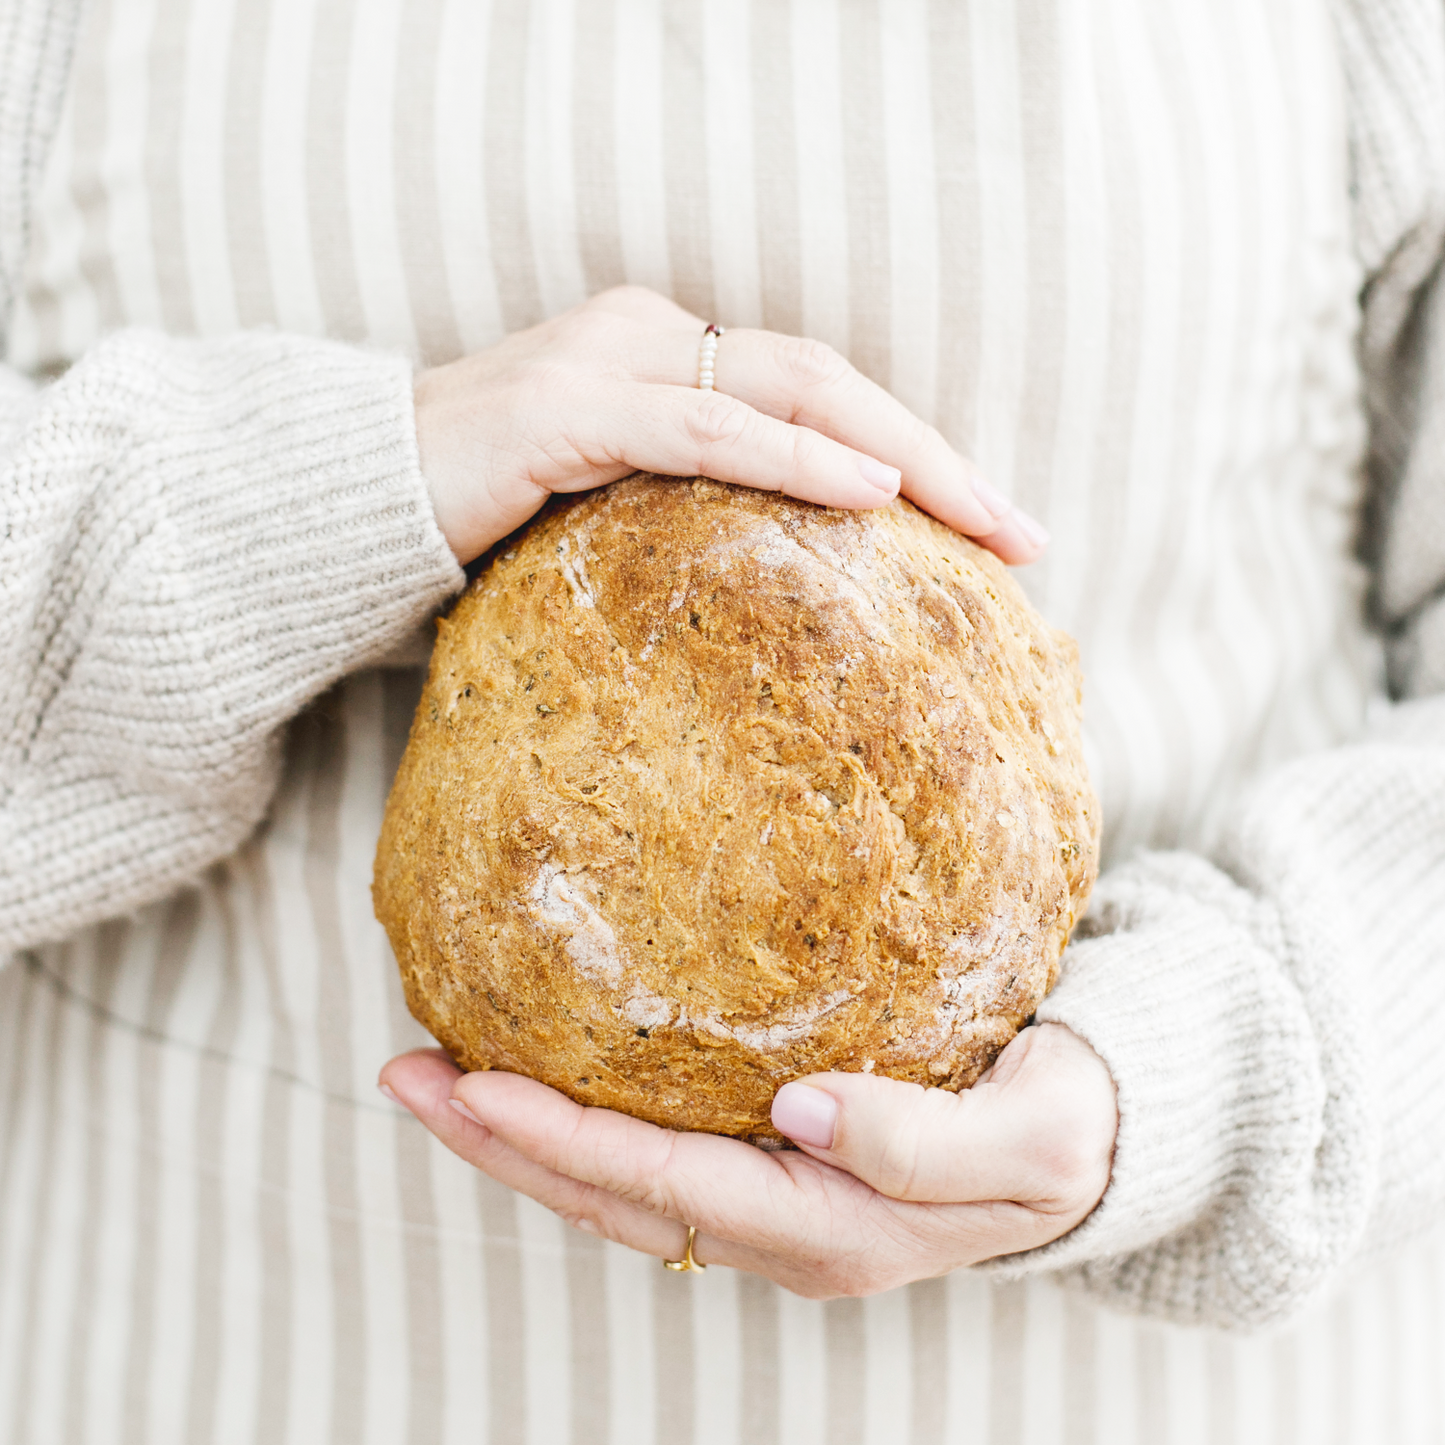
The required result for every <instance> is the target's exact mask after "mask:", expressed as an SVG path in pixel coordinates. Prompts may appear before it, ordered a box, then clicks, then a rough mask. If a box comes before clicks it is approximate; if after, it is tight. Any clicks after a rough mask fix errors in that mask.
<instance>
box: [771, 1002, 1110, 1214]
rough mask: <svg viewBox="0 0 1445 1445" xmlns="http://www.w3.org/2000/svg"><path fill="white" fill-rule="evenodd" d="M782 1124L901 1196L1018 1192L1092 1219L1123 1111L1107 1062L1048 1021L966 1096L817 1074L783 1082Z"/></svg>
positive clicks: (1010, 1195) (1037, 1203)
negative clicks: (1090, 1214) (789, 1082)
mask: <svg viewBox="0 0 1445 1445" xmlns="http://www.w3.org/2000/svg"><path fill="white" fill-rule="evenodd" d="M773 1122H774V1125H775V1126H776V1127H777V1128H778V1129H779V1130H781V1131H782V1132H783V1133H785V1134H787V1135H788V1136H789V1137H790V1138H792V1139H794V1140H795V1141H796V1142H797V1144H798V1145H799V1147H800V1148H803V1149H805V1150H806V1151H807V1152H808V1153H809V1154H810V1155H811V1156H812V1157H814V1158H817V1159H821V1160H824V1161H826V1162H828V1163H830V1164H834V1165H837V1166H838V1167H839V1168H843V1169H847V1170H848V1171H849V1172H850V1173H852V1174H855V1175H856V1176H857V1177H858V1178H859V1179H862V1180H865V1181H866V1182H867V1183H869V1184H871V1185H872V1186H873V1187H874V1188H875V1189H877V1190H878V1191H879V1192H880V1193H881V1194H885V1195H887V1196H888V1197H889V1198H892V1199H900V1200H912V1201H929V1202H935V1201H936V1202H945V1201H947V1202H953V1201H960V1202H962V1201H983V1200H1007V1201H1014V1202H1017V1203H1022V1204H1026V1205H1028V1206H1029V1207H1030V1208H1033V1209H1036V1210H1039V1211H1042V1212H1044V1213H1070V1212H1079V1217H1080V1218H1082V1217H1083V1214H1085V1213H1087V1212H1088V1210H1089V1209H1091V1208H1092V1207H1093V1205H1094V1203H1095V1202H1097V1200H1098V1198H1099V1197H1100V1195H1102V1193H1103V1191H1104V1187H1105V1185H1106V1184H1107V1183H1108V1177H1109V1161H1110V1156H1111V1154H1112V1149H1113V1140H1114V1133H1115V1130H1116V1129H1117V1126H1118V1115H1117V1111H1116V1105H1115V1100H1114V1085H1113V1080H1112V1079H1111V1078H1110V1077H1109V1072H1108V1069H1107V1068H1106V1067H1105V1066H1104V1064H1103V1061H1102V1060H1101V1059H1099V1057H1098V1055H1097V1054H1095V1053H1094V1051H1093V1050H1092V1049H1090V1048H1089V1046H1088V1045H1087V1044H1085V1043H1084V1042H1083V1041H1082V1040H1081V1039H1079V1038H1078V1037H1077V1036H1076V1035H1074V1034H1073V1033H1071V1032H1070V1031H1069V1030H1067V1029H1064V1028H1060V1027H1059V1026H1057V1025H1044V1026H1042V1027H1039V1028H1030V1029H1025V1030H1024V1031H1023V1032H1022V1033H1021V1034H1020V1035H1019V1036H1018V1037H1017V1038H1016V1039H1015V1040H1014V1041H1013V1043H1011V1044H1010V1045H1009V1047H1008V1048H1007V1049H1006V1050H1005V1051H1004V1053H1003V1054H1002V1055H1001V1056H1000V1058H999V1062H998V1065H997V1067H996V1069H995V1072H994V1075H993V1078H992V1079H991V1080H990V1082H988V1083H986V1084H985V1083H980V1084H976V1085H975V1086H974V1087H973V1088H972V1089H967V1090H964V1091H963V1092H962V1093H958V1094H954V1093H950V1092H948V1091H946V1090H943V1089H925V1088H922V1087H920V1086H918V1085H916V1084H907V1083H902V1082H899V1081H898V1080H894V1079H883V1078H877V1077H874V1076H871V1075H867V1074H815V1075H813V1076H812V1077H811V1078H809V1079H807V1080H800V1081H798V1082H796V1083H791V1084H787V1085H785V1086H784V1087H783V1088H782V1089H780V1090H779V1091H778V1094H777V1096H776V1098H775V1100H774V1103H773Z"/></svg>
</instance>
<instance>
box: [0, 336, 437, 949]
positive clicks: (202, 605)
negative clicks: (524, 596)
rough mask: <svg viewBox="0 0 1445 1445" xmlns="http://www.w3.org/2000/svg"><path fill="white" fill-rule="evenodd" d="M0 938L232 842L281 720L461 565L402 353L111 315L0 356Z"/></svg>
mask: <svg viewBox="0 0 1445 1445" xmlns="http://www.w3.org/2000/svg"><path fill="white" fill-rule="evenodd" d="M0 523H3V525H0V956H3V954H5V953H7V952H9V951H12V950H14V949H16V948H20V947H24V946H26V945H29V944H32V943H36V942H39V941H43V940H46V939H50V938H54V937H57V936H60V935H62V934H68V933H73V932H74V931H75V930H76V929H78V928H81V927H83V926H84V925H86V924H88V923H90V922H93V921H95V920H98V919H101V918H104V917H107V916H110V915H113V914H115V913H117V912H120V911H124V910H127V909H130V908H133V907H136V906H138V905H139V904H141V903H144V902H146V901H148V900H151V899H154V898H157V897H160V896H162V895H164V894H165V893H166V892H167V891H169V890H171V889H172V888H174V887H175V886H176V885H177V884H178V883H180V882H181V881H183V880H185V879H187V878H189V877H193V876H194V875H195V874H196V873H197V872H198V871H200V870H201V869H203V868H205V867H206V866H207V865H208V864H209V863H211V862H213V861H214V860H216V859H218V858H220V857H223V856H224V855H225V854H227V853H228V852H230V851H232V850H233V849H234V848H236V847H237V846H238V845H239V844H240V843H241V842H242V841H243V840H244V839H245V837H246V836H247V835H248V834H249V833H250V832H251V831H252V829H254V828H255V826H256V824H257V823H258V821H259V820H260V818H261V816H262V814H263V813H264V810H265V808H266V806H267V803H268V801H269V798H270V795H271V792H272V790H273V788H274V786H275V782H276V777H277V769H278V763H279V738H280V730H281V728H282V726H283V724H284V723H285V722H286V721H287V720H288V719H289V718H290V717H291V716H293V715H294V714H295V713H296V712H297V711H298V710H299V709H301V708H302V707H303V706H305V704H306V703H307V702H308V701H309V700H310V699H312V698H314V697H315V696H317V695H318V694H319V693H320V692H322V691H323V690H324V689H325V688H327V687H328V686H329V685H330V684H331V683H333V682H334V681H335V680H336V679H338V678H339V677H341V676H342V675H343V674H345V673H346V672H347V671H349V670H351V669H354V668H356V667H358V666H360V665H361V664H363V663H365V662H367V661H369V660H371V659H373V658H375V657H377V656H378V655H379V654H381V653H382V652H384V651H385V650H386V649H387V648H388V646H390V645H391V644H393V643H394V642H395V641H396V640H397V639H398V638H399V637H401V636H403V635H405V633H406V632H407V631H408V630H409V629H411V628H413V627H415V626H416V625H417V624H418V623H419V622H420V621H421V620H422V619H423V618H424V617H425V616H426V614H427V613H429V612H430V611H432V610H433V609H435V608H436V607H437V606H438V604H439V603H440V602H441V601H442V600H443V599H444V598H445V597H446V596H447V595H448V594H449V593H450V592H452V591H454V590H455V589H456V588H457V587H459V586H460V585H461V582H462V580H463V578H462V573H461V570H460V568H459V567H458V566H457V563H456V560H455V558H454V557H453V556H452V554H451V551H450V550H449V548H448V547H447V544H446V541H445V539H444V538H443V537H442V535H441V533H440V532H439V531H438V529H437V526H436V522H435V519H434V517H433V515H432V511H431V506H430V502H429V500H428V496H427V492H426V487H425V484H424V481H423V479H422V476H421V473H420V469H419V464H418V458H417V451H416V440H415V426H414V419H413V415H412V394H411V372H410V368H409V366H408V365H407V363H405V362H404V361H402V360H401V359H399V358H395V357H391V356H386V355H382V354H379V353H375V352H369V351H365V350H361V349H358V348H354V347H348V346H343V345H338V344H335V343H330V342H323V341H312V340H307V339H303V338H299V337H294V336H284V335H276V334H256V335H241V336H233V337H228V338H226V339H225V340H222V341H208V342H195V341H189V342H187V341H174V340H169V339H166V338H163V337H160V336H157V335H153V334H150V333H144V332H125V333H121V334H119V335H117V336H115V337H112V338H111V339H109V340H107V341H105V342H103V343H102V344H101V345H99V346H98V347H97V348H96V349H95V350H94V351H92V352H91V353H89V354H88V355H87V356H86V357H84V358H83V359H82V360H81V361H80V362H78V363H77V364H76V365H75V366H74V367H72V368H71V369H70V370H69V371H68V372H67V373H66V374H65V376H64V377H63V378H61V379H60V380H59V381H56V382H54V383H52V384H50V385H49V386H45V387H39V386H34V385H31V384H30V383H28V382H26V381H24V380H22V379H20V378H18V377H16V376H15V375H14V374H13V373H4V374H0Z"/></svg>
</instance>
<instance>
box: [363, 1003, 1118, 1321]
mask: <svg viewBox="0 0 1445 1445" xmlns="http://www.w3.org/2000/svg"><path fill="white" fill-rule="evenodd" d="M381 1084H382V1086H383V1089H384V1090H385V1091H387V1092H389V1093H390V1094H391V1096H392V1097H393V1098H395V1099H396V1100H397V1101H398V1102H399V1103H401V1104H403V1105H404V1106H405V1107H406V1108H408V1109H410V1110H411V1111H412V1113H414V1114H415V1115H416V1116H417V1118H419V1119H420V1120H421V1121H422V1123H423V1124H425V1125H426V1126H427V1128H428V1129H430V1130H431V1132H432V1133H433V1134H435V1135H436V1136H437V1138H438V1139H440V1140H441V1141H442V1143H444V1144H445V1145H446V1146H447V1147H448V1148H449V1149H451V1150H452V1151H453V1152H454V1153H456V1154H459V1155H460V1156H461V1157H462V1158H463V1159H465V1160H466V1161H467V1162H468V1163H469V1164H473V1165H475V1166H476V1167H477V1168H478V1169H481V1170H482V1171H483V1172H485V1173H487V1174H490V1175H491V1176H492V1178H494V1179H497V1180H500V1181H501V1182H502V1183H503V1184H506V1185H509V1186H511V1187H512V1188H513V1189H518V1190H520V1191H521V1192H522V1193H523V1194H528V1195H530V1196H531V1197H532V1198H533V1199H535V1200H537V1201H538V1202H539V1203H541V1204H544V1205H546V1206H547V1208H549V1209H551V1210H553V1211H554V1212H555V1213H557V1214H559V1215H561V1217H562V1218H563V1219H565V1220H566V1221H567V1222H568V1223H569V1224H573V1225H576V1226H577V1227H578V1228H579V1229H585V1230H589V1231H590V1232H592V1233H595V1234H600V1235H604V1236H605V1237H606V1238H608V1239H613V1240H617V1241H619V1242H620V1243H622V1244H626V1245H629V1246H630V1247H631V1248H633V1249H637V1250H641V1251H642V1252H643V1253H644V1254H651V1255H655V1256H657V1257H658V1258H660V1259H681V1258H682V1255H683V1251H684V1249H685V1247H686V1241H687V1230H688V1226H689V1225H691V1226H694V1227H695V1228H696V1229H697V1239H696V1242H695V1244H694V1246H693V1254H694V1258H696V1259H697V1260H698V1262H699V1263H701V1264H714V1263H715V1264H726V1265H731V1266H733V1267H734V1268H737V1269H744V1270H749V1271H751V1272H752V1273H754V1274H760V1275H764V1276H766V1277H767V1278H768V1279H771V1280H774V1281H776V1282H777V1283H778V1284H780V1285H783V1286H785V1287H786V1288H787V1289H790V1290H792V1291H794V1292H795V1293H797V1294H800V1295H805V1296H808V1297H809V1298H813V1299H827V1298H831V1297H833V1296H837V1295H866V1294H874V1293H876V1292H878V1291H879V1290H885V1289H891V1288H893V1287H894V1286H896V1285H902V1284H907V1283H909V1282H910V1281H911V1280H915V1279H923V1278H927V1277H930V1276H933V1275H939V1274H945V1273H947V1272H948V1271H949V1270H952V1269H957V1268H958V1267H959V1266H961V1265H968V1264H977V1263H978V1262H979V1261H981V1260H985V1259H991V1258H993V1257H994V1256H996V1255H1003V1254H1015V1253H1018V1252H1019V1251H1021V1250H1026V1249H1034V1248H1037V1247H1038V1246H1039V1245H1042V1244H1047V1243H1048V1242H1049V1241H1050V1240H1053V1239H1057V1238H1058V1237H1059V1236H1060V1235H1062V1234H1066V1233H1067V1232H1068V1231H1069V1230H1070V1229H1072V1228H1073V1227H1074V1226H1075V1225H1076V1224H1078V1223H1079V1222H1080V1221H1081V1220H1083V1219H1084V1218H1085V1217H1086V1216H1087V1215H1088V1214H1089V1212H1090V1211H1091V1210H1092V1209H1093V1208H1094V1206H1095V1205H1096V1204H1097V1203H1098V1202H1099V1200H1100V1198H1101V1197H1102V1196H1103V1193H1104V1189H1105V1187H1106V1186H1107V1185H1108V1182H1109V1167H1110V1160H1111V1158H1112V1154H1113V1148H1114V1135H1115V1131H1116V1130H1117V1128H1118V1112H1117V1108H1116V1104H1115V1094H1114V1083H1113V1080H1112V1079H1111V1078H1110V1076H1109V1071H1108V1069H1107V1068H1106V1067H1105V1065H1104V1063H1103V1061H1102V1060H1101V1059H1100V1058H1099V1056H1098V1055H1097V1054H1096V1053H1094V1051H1093V1050H1092V1049H1091V1048H1090V1047H1089V1046H1088V1044H1086V1043H1085V1042H1084V1041H1083V1040H1082V1039H1080V1038H1079V1037H1078V1036H1077V1035H1076V1034H1074V1033H1072V1032H1070V1030H1068V1029H1066V1028H1064V1027H1062V1026H1061V1025H1058V1024H1043V1025H1040V1026H1038V1027H1034V1028H1028V1029H1025V1030H1024V1031H1023V1032H1022V1033H1021V1034H1020V1035H1019V1036H1018V1037H1017V1038H1016V1039H1015V1040H1014V1041H1013V1042H1012V1043H1011V1044H1010V1045H1009V1046H1008V1048H1006V1049H1005V1050H1004V1051H1003V1053H1002V1054H1000V1055H999V1058H998V1061H997V1062H996V1063H995V1065H994V1067H993V1068H992V1069H991V1070H990V1071H989V1073H988V1074H987V1075H985V1076H984V1078H983V1079H982V1080H980V1081H979V1082H978V1083H977V1084H975V1085H974V1087H973V1088H972V1089H969V1090H966V1091H965V1092H963V1093H961V1094H951V1093H947V1092H945V1091H944V1090H941V1089H924V1088H920V1087H919V1086H918V1085H915V1084H903V1083H898V1082H896V1081H894V1080H892V1079H884V1078H878V1077H875V1076H872V1075H868V1074H856V1073H850V1074H816V1075H813V1076H812V1077H811V1078H809V1079H807V1080H800V1081H798V1082H796V1083H790V1084H786V1085H784V1087H783V1088H782V1089H780V1090H779V1091H778V1094H777V1096H776V1098H775V1100H774V1103H773V1122H774V1124H775V1126H776V1127H777V1128H778V1129H779V1130H780V1131H781V1132H782V1133H784V1134H787V1135H788V1136H789V1137H790V1138H791V1139H793V1140H794V1141H795V1142H796V1143H797V1144H798V1146H799V1148H798V1150H797V1151H793V1150H787V1151H784V1152H781V1153H767V1152H764V1151H763V1150H761V1149H755V1148H753V1147H752V1146H751V1145H748V1144H743V1143H740V1142H739V1141H737V1140H735V1139H724V1138H719V1137H717V1136H715V1135H711V1134H680V1133H674V1132H673V1131H671V1130H668V1129H659V1128H657V1127H655V1126H654V1125H652V1124H645V1123H643V1122H641V1121H640V1120H637V1119H631V1118H628V1117H627V1116H625V1115H623V1114H617V1113H613V1112H612V1111H610V1110H607V1109H589V1108H585V1107H583V1106H582V1105H580V1104H574V1103H573V1102H572V1101H571V1100H570V1099H568V1098H566V1097H565V1096H564V1095H562V1094H559V1093H557V1092H556V1091H555V1090H553V1089H549V1088H547V1087H546V1086H545V1085H543V1084H539V1083H537V1082H535V1081H534V1080H531V1079H526V1078H522V1077H521V1076H519V1075H516V1074H503V1073H495V1072H493V1073H478V1074H463V1073H462V1072H461V1071H460V1070H459V1069H458V1068H457V1067H456V1066H455V1065H454V1064H453V1063H452V1062H451V1060H450V1059H448V1058H447V1056H446V1055H445V1054H443V1053H442V1052H441V1051H440V1050H431V1049H428V1050H422V1051H420V1052H417V1053H411V1054H403V1055H402V1056H401V1057H400V1058H397V1059H393V1060H392V1061H391V1062H390V1063H389V1064H387V1066H386V1068H385V1069H383V1070H382V1075H381ZM458 1106H461V1107H460V1108H459V1107H458ZM464 1111H465V1112H464Z"/></svg>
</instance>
